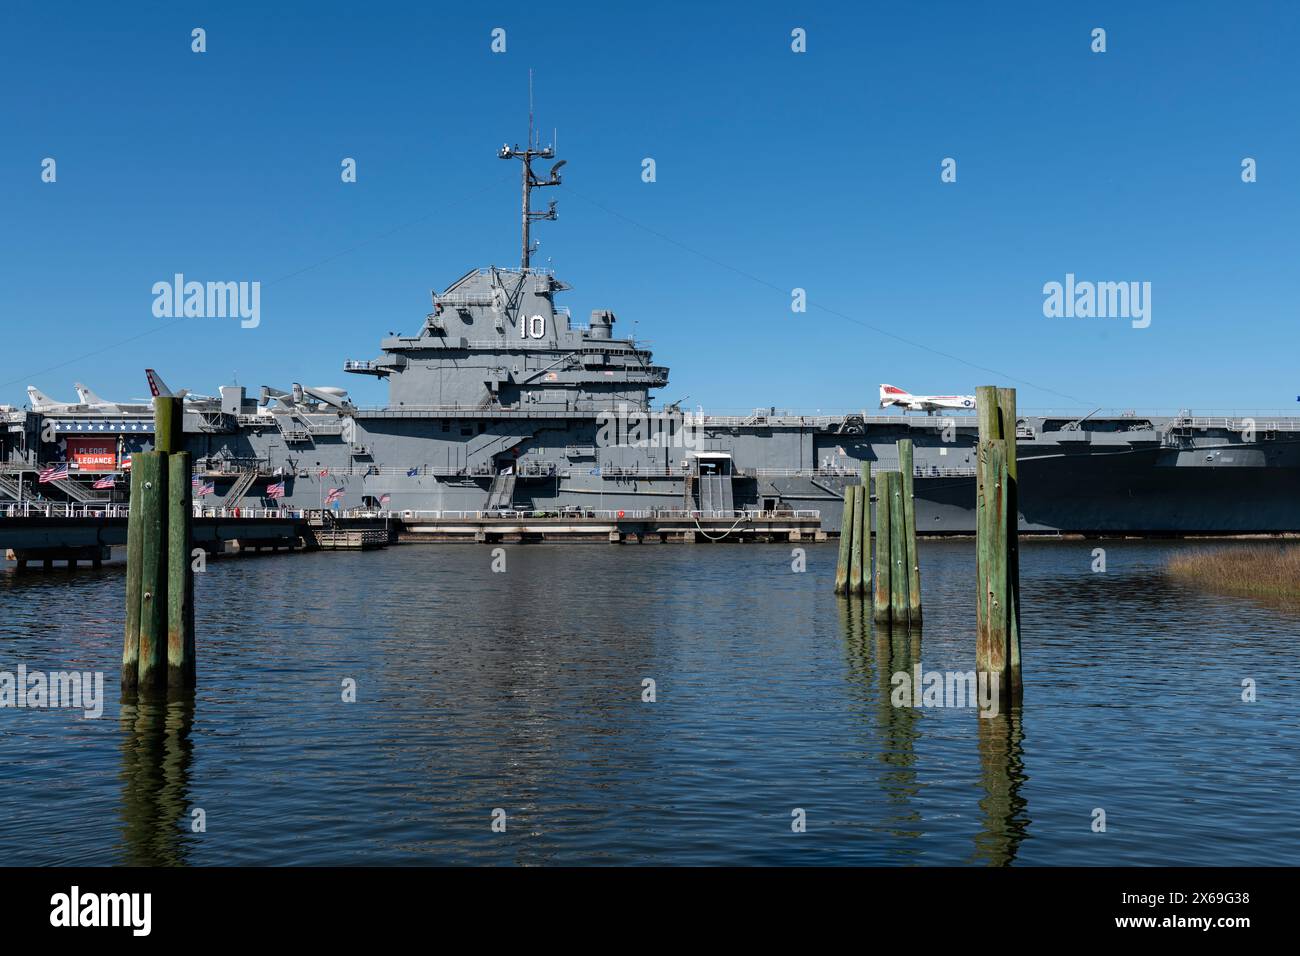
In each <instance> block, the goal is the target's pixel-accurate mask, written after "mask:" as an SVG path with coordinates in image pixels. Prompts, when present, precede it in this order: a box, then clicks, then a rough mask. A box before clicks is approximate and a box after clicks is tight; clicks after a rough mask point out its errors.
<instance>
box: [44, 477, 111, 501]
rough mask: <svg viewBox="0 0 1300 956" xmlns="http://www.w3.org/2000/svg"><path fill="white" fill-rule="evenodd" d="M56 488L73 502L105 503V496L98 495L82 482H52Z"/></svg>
mask: <svg viewBox="0 0 1300 956" xmlns="http://www.w3.org/2000/svg"><path fill="white" fill-rule="evenodd" d="M50 484H51V485H53V486H54V487H55V488H58V489H59V490H60V491H61V492H63V493H64V494H65V495H67V496H68V497H69V498H71V499H72V500H73V501H103V500H104V499H105V497H106V496H105V495H97V494H95V493H94V492H93V491H91V490H90V489H89V488H87V487H86V486H85V485H83V484H81V483H80V482H77V481H73V480H72V479H71V478H60V479H59V480H58V481H52V482H50Z"/></svg>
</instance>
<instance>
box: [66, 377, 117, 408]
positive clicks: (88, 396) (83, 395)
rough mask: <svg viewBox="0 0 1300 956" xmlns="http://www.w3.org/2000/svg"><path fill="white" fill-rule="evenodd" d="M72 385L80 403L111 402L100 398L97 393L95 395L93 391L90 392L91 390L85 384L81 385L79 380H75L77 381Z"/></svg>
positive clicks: (103, 403)
mask: <svg viewBox="0 0 1300 956" xmlns="http://www.w3.org/2000/svg"><path fill="white" fill-rule="evenodd" d="M72 387H73V388H74V389H76V390H77V397H78V398H79V399H81V404H83V405H109V404H111V403H110V402H106V401H104V400H103V399H102V398H100V397H99V396H98V395H96V394H95V393H94V392H92V391H91V390H90V389H88V388H87V387H86V386H84V385H82V384H81V383H80V382H77V383H76V384H75V385H73V386H72Z"/></svg>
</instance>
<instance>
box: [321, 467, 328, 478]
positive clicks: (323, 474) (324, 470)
mask: <svg viewBox="0 0 1300 956" xmlns="http://www.w3.org/2000/svg"><path fill="white" fill-rule="evenodd" d="M329 474H330V470H329V469H328V468H322V469H321V471H320V477H321V478H328V477H329Z"/></svg>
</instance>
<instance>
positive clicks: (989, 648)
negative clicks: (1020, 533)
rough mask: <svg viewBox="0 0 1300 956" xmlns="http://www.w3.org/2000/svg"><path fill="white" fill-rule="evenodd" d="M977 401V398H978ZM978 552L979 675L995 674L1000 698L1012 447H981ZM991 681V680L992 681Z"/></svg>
mask: <svg viewBox="0 0 1300 956" xmlns="http://www.w3.org/2000/svg"><path fill="white" fill-rule="evenodd" d="M977 401H978V399H977ZM976 470H977V477H976V482H977V489H976V495H977V498H976V514H975V522H976V527H975V539H976V540H975V547H976V558H975V567H976V571H975V573H976V579H977V582H978V583H977V592H976V602H977V605H978V606H977V609H976V614H977V621H976V631H975V670H976V671H977V672H980V673H988V674H990V675H996V676H997V679H998V688H999V694H1000V695H1005V694H1006V693H1007V692H1008V690H1009V688H1008V687H1007V677H1008V675H1007V673H1006V671H1007V616H1006V615H1007V514H1006V487H1007V443H1006V441H1005V440H1004V439H1001V438H992V439H988V440H983V441H981V442H980V443H979V458H978V464H977V466H976ZM990 679H991V678H990Z"/></svg>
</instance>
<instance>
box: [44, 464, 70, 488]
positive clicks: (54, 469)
mask: <svg viewBox="0 0 1300 956" xmlns="http://www.w3.org/2000/svg"><path fill="white" fill-rule="evenodd" d="M67 477H68V463H67V462H66V461H65V462H63V464H61V465H50V466H49V467H47V468H42V469H41V472H40V474H39V475H37V480H38V481H40V483H41V484H45V483H46V482H47V481H62V480H63V479H64V478H67Z"/></svg>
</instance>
